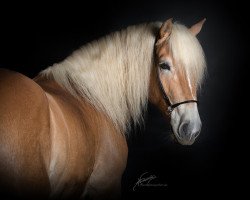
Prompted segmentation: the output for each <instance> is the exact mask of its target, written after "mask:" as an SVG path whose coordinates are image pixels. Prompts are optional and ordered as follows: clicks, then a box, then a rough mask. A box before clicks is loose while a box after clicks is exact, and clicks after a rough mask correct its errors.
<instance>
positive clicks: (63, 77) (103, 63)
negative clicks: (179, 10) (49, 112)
mask: <svg viewBox="0 0 250 200" xmlns="http://www.w3.org/2000/svg"><path fill="white" fill-rule="evenodd" d="M160 25H161V23H149V24H142V25H137V26H130V27H128V28H126V29H124V30H122V31H119V32H115V33H112V34H110V35H107V36H105V37H103V38H101V39H99V40H97V41H93V42H91V43H89V44H87V45H85V46H83V47H82V48H80V49H79V50H77V51H75V52H74V53H73V54H72V55H71V56H69V57H68V58H66V59H65V60H64V61H62V62H61V63H58V64H54V65H53V66H51V67H49V68H47V69H46V70H44V71H42V72H41V74H42V75H45V76H49V75H52V76H53V78H54V79H55V81H56V82H57V83H59V84H60V85H62V86H63V87H64V88H66V89H67V90H68V91H69V92H70V93H71V94H73V95H74V96H76V97H79V96H80V97H84V98H86V99H87V100H89V102H90V103H91V104H93V105H94V106H95V107H96V108H97V109H99V110H100V111H103V112H104V113H106V114H107V116H109V118H110V119H111V120H112V121H113V122H114V124H115V126H116V127H117V128H118V129H119V130H121V132H122V133H124V134H125V133H126V130H127V128H128V127H129V125H130V122H131V119H132V120H133V122H134V123H138V122H140V121H141V119H142V113H143V110H145V108H146V105H147V102H148V89H149V80H150V73H151V69H152V66H153V64H154V43H155V38H156V34H157V32H158V30H159V28H160ZM183 27H184V26H183ZM183 27H182V25H178V24H175V25H174V26H173V34H172V35H173V38H172V36H171V39H170V45H171V47H172V51H173V55H174V57H175V58H176V59H181V60H183V61H184V62H185V63H186V64H187V66H188V67H191V63H194V62H195V63H196V64H195V71H194V72H193V71H192V73H194V78H197V80H198V79H199V80H200V79H201V77H202V73H201V71H202V70H200V69H199V68H203V67H204V65H203V61H196V60H194V59H192V58H189V56H191V57H192V56H193V57H194V58H195V57H196V56H197V55H198V58H199V59H201V60H204V58H203V59H202V57H201V56H200V54H202V55H203V53H200V52H203V51H202V49H201V47H200V46H199V42H198V41H196V40H195V39H192V40H190V39H189V36H186V30H185V29H184V28H183ZM175 33H176V34H175ZM193 38H195V37H193ZM181 39H183V40H181ZM179 40H180V41H187V42H188V45H191V46H190V47H189V48H188V50H189V49H191V50H192V49H193V48H196V50H192V51H189V52H192V53H195V54H194V55H190V53H189V52H186V50H187V48H182V47H183V46H185V44H181V43H179ZM179 53H180V54H179ZM186 53H187V54H186ZM183 57H184V58H185V59H182V58H183ZM200 64H202V65H200ZM72 85H73V87H72Z"/></svg>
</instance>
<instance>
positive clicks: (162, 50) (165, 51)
mask: <svg viewBox="0 0 250 200" xmlns="http://www.w3.org/2000/svg"><path fill="white" fill-rule="evenodd" d="M156 54H157V56H158V57H159V58H162V57H169V55H170V50H169V46H168V44H163V45H161V46H159V47H157V48H156Z"/></svg>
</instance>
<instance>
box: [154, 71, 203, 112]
mask: <svg viewBox="0 0 250 200" xmlns="http://www.w3.org/2000/svg"><path fill="white" fill-rule="evenodd" d="M157 78H158V83H159V86H160V90H161V92H162V95H163V99H164V101H165V103H166V105H167V106H168V108H167V111H168V112H169V114H171V112H172V111H173V110H174V109H175V108H176V107H178V106H179V105H182V104H185V103H197V104H198V101H197V100H194V99H191V100H185V101H181V102H178V103H174V104H171V102H170V100H169V98H168V96H167V94H166V92H165V90H164V88H163V85H162V82H161V79H160V72H159V70H158V69H157Z"/></svg>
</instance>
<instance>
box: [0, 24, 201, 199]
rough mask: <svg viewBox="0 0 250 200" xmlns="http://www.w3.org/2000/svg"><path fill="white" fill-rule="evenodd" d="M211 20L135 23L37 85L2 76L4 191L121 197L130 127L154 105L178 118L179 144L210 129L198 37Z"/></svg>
mask: <svg viewBox="0 0 250 200" xmlns="http://www.w3.org/2000/svg"><path fill="white" fill-rule="evenodd" d="M203 23H204V20H203V21H201V22H199V23H197V24H196V25H194V26H192V27H191V29H187V28H186V27H184V26H183V25H179V24H172V20H167V21H166V22H164V23H163V24H162V25H161V23H150V24H143V25H138V26H131V27H128V28H127V29H125V30H122V31H120V32H116V33H113V34H111V35H110V36H107V37H104V38H102V39H100V40H98V41H95V42H92V43H90V44H88V45H86V46H84V47H82V48H81V49H79V50H77V51H76V52H74V53H73V54H72V55H71V56H69V57H68V58H67V59H65V60H64V61H63V62H61V63H58V64H55V65H54V66H52V67H49V68H47V69H46V70H45V71H43V72H41V73H40V74H39V75H38V76H37V77H36V78H35V79H33V80H31V79H29V78H28V77H25V76H24V75H21V74H19V73H15V72H11V71H8V70H1V71H0V94H1V98H0V113H1V118H0V178H1V179H0V188H1V190H2V191H5V190H7V192H6V193H8V192H9V193H11V194H17V196H18V195H20V196H23V197H25V198H28V197H31V198H39V197H40V198H42V199H44V198H49V197H50V198H72V197H75V198H85V197H92V198H95V199H112V198H117V197H118V196H119V194H120V187H121V177H122V174H123V171H124V169H125V167H126V162H127V154H128V149H127V143H126V136H127V133H128V130H129V128H128V127H129V126H130V124H131V121H133V122H134V123H135V124H137V123H140V122H141V119H142V113H143V112H144V111H145V109H146V105H147V101H148V100H149V101H151V102H152V103H153V104H155V105H156V106H158V108H159V109H160V110H161V111H162V112H163V113H164V114H165V116H166V117H167V118H168V120H171V125H172V127H173V131H174V134H175V137H176V138H177V140H178V141H179V143H181V144H185V145H190V144H192V143H193V142H194V141H195V139H196V137H197V136H198V134H199V132H200V129H201V122H200V118H199V114H198V109H197V105H196V103H197V100H196V89H197V86H198V85H199V84H200V82H201V79H202V77H203V73H204V68H205V61H204V56H203V51H202V49H201V47H200V44H199V42H198V40H197V39H196V38H195V35H196V34H197V33H198V32H199V31H200V29H201V27H202V24H203ZM188 54H190V55H188ZM159 83H160V86H159ZM169 107H170V108H171V111H169V110H168V108H169Z"/></svg>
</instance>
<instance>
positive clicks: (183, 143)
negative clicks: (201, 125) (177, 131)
mask: <svg viewBox="0 0 250 200" xmlns="http://www.w3.org/2000/svg"><path fill="white" fill-rule="evenodd" d="M176 139H177V141H178V143H179V144H181V145H185V146H190V145H192V144H193V143H194V142H195V139H194V140H182V139H179V138H177V137H176Z"/></svg>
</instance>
